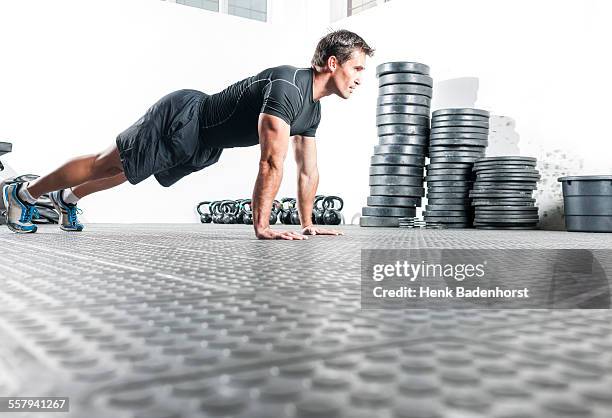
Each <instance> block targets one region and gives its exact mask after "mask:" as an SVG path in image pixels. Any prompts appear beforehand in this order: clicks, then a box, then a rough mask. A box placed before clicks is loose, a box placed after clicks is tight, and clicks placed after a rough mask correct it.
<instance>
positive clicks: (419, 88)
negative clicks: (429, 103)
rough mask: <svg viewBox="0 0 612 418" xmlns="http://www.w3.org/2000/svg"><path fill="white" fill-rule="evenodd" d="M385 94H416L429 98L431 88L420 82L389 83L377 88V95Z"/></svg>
mask: <svg viewBox="0 0 612 418" xmlns="http://www.w3.org/2000/svg"><path fill="white" fill-rule="evenodd" d="M387 94H410V95H412V94H417V95H421V96H427V97H429V98H430V99H431V96H432V88H431V87H427V86H423V85H420V84H390V85H388V86H384V87H379V88H378V95H379V96H385V95H387Z"/></svg>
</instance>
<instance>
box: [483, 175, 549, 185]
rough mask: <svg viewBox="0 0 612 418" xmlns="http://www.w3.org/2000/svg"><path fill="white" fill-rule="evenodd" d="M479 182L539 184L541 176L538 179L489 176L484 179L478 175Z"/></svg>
mask: <svg viewBox="0 0 612 418" xmlns="http://www.w3.org/2000/svg"><path fill="white" fill-rule="evenodd" d="M476 179H477V180H485V181H488V182H498V183H512V182H515V183H521V182H524V183H537V182H538V180H540V176H538V177H514V176H512V177H510V176H507V177H503V176H487V177H482V176H480V175H478V177H476Z"/></svg>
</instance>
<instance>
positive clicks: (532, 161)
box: [478, 155, 537, 164]
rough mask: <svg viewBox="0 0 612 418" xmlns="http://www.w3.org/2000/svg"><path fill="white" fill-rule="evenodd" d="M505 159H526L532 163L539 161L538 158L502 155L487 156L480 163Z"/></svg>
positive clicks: (525, 160) (503, 160)
mask: <svg viewBox="0 0 612 418" xmlns="http://www.w3.org/2000/svg"><path fill="white" fill-rule="evenodd" d="M505 161H524V162H530V163H534V164H535V163H536V162H537V158H534V157H522V156H515V155H508V156H502V157H486V158H483V159H481V160H480V161H478V162H479V163H489V162H505Z"/></svg>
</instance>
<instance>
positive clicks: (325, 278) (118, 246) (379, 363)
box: [0, 225, 612, 418]
mask: <svg viewBox="0 0 612 418" xmlns="http://www.w3.org/2000/svg"><path fill="white" fill-rule="evenodd" d="M343 230H344V231H345V233H346V235H345V236H344V237H340V238H330V237H314V238H311V239H310V240H308V241H307V242H282V241H258V240H256V239H254V237H253V234H252V232H251V229H250V228H249V227H246V226H244V227H243V226H238V225H228V226H218V225H140V226H127V225H98V226H96V225H89V226H88V228H87V231H86V232H84V233H81V234H69V233H62V232H60V231H59V230H57V229H56V227H51V226H45V227H42V228H41V229H40V231H39V233H37V234H36V235H33V236H22V235H21V236H17V235H13V234H10V233H8V231H6V232H2V233H0V249H1V250H2V259H3V261H2V269H1V270H0V279H1V283H2V285H1V286H0V339H1V341H2V344H0V360H1V362H0V369H1V370H0V371H1V372H0V396H9V395H10V396H68V397H70V413H69V414H61V413H56V414H52V415H53V416H71V417H95V418H98V417H100V418H101V417H104V418H110V417H113V418H124V417H125V418H127V417H134V418H135V417H143V418H158V417H159V418H161V417H164V418H166V417H167V418H171V417H172V418H174V417H176V418H179V417H254V418H257V417H260V418H274V417H300V418H302V417H308V418H309V417H317V418H318V417H321V418H330V417H343V418H358V417H363V418H373V417H389V418H391V417H394V418H399V417H412V418H430V417H461V418H464V417H487V418H488V417H494V418H502V417H503V418H519V417H521V418H526V417H534V418H542V417H544V418H546V417H601V418H609V417H610V416H612V312H610V311H608V310H588V311H587V310H555V311H552V310H505V311H500V310H455V311H451V310H436V311H434V310H406V311H398V310H374V311H365V310H360V308H359V307H360V293H359V289H360V287H359V286H360V249H362V248H423V247H446V248H589V249H590V248H594V249H595V248H597V249H612V234H582V233H565V232H544V231H478V230H410V229H406V230H400V229H367V228H358V227H344V228H343ZM519 262H520V260H517V263H519ZM6 416H11V417H21V416H43V417H45V416H49V415H48V414H38V415H36V414H33V415H32V414H30V415H26V414H19V413H12V414H6Z"/></svg>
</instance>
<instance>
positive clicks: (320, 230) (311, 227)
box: [302, 225, 344, 235]
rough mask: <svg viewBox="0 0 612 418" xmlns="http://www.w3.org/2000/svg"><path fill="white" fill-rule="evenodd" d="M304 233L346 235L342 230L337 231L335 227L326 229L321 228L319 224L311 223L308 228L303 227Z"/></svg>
mask: <svg viewBox="0 0 612 418" xmlns="http://www.w3.org/2000/svg"><path fill="white" fill-rule="evenodd" d="M302 234H304V235H344V234H343V233H342V232H340V231H336V230H335V229H325V228H319V227H318V226H314V225H309V226H307V227H306V228H304V229H302Z"/></svg>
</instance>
